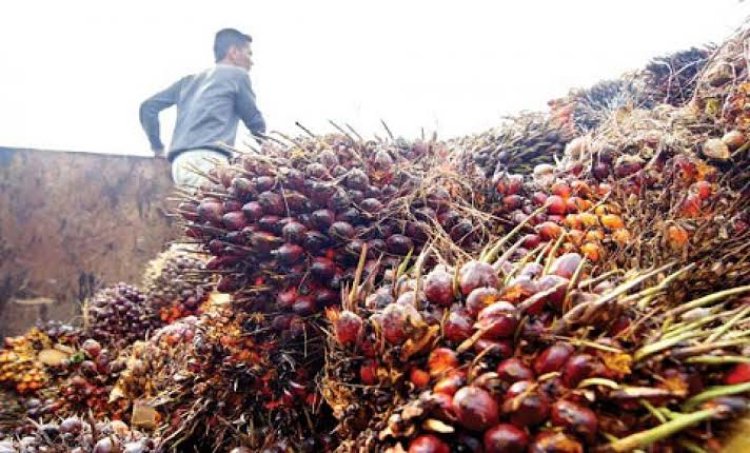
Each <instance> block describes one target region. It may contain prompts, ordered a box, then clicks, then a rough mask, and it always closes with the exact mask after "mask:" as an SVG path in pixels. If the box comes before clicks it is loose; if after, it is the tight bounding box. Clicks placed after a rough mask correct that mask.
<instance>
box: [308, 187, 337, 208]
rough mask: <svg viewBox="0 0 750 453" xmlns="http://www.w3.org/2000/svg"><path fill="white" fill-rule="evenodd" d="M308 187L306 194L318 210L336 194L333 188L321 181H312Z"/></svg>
mask: <svg viewBox="0 0 750 453" xmlns="http://www.w3.org/2000/svg"><path fill="white" fill-rule="evenodd" d="M308 182H309V181H308ZM309 186H310V187H309V189H308V191H307V192H306V193H307V194H308V196H309V197H310V199H311V201H312V203H313V205H314V206H317V207H319V208H324V207H325V206H326V204H327V203H328V200H329V199H330V198H331V196H333V194H334V193H336V187H335V186H333V185H331V184H329V183H325V182H322V181H314V182H312V183H310V184H309Z"/></svg>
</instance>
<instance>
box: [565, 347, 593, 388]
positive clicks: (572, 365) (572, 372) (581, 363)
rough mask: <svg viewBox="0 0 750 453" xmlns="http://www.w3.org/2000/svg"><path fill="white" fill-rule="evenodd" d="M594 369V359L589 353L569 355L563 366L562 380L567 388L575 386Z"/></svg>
mask: <svg viewBox="0 0 750 453" xmlns="http://www.w3.org/2000/svg"><path fill="white" fill-rule="evenodd" d="M594 370H596V359H595V358H594V357H593V356H591V355H589V354H576V355H574V356H571V357H570V358H569V359H568V360H567V361H566V362H565V365H564V366H563V369H562V382H563V384H565V386H566V387H568V388H576V387H577V386H578V384H579V383H580V382H581V381H582V380H584V379H586V378H588V377H589V376H591V375H592V374H593V373H594Z"/></svg>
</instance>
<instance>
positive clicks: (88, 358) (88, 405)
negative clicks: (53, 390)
mask: <svg viewBox="0 0 750 453" xmlns="http://www.w3.org/2000/svg"><path fill="white" fill-rule="evenodd" d="M125 366H126V362H125V359H124V358H121V357H118V356H117V353H116V352H115V350H112V349H108V348H106V347H104V346H103V345H102V344H101V343H100V342H99V341H97V340H95V339H93V338H89V339H86V340H85V341H84V342H83V343H82V344H81V345H80V349H79V350H78V351H77V352H76V354H74V355H73V356H72V357H71V360H69V361H68V365H67V367H66V369H65V376H64V379H63V380H62V383H61V384H60V385H59V387H58V392H57V393H58V395H57V401H55V402H54V403H53V404H51V405H50V406H48V407H45V408H42V410H41V411H40V412H41V413H43V414H44V415H60V414H86V413H92V414H94V415H95V416H96V417H97V418H101V417H112V418H118V419H119V418H121V417H122V416H123V414H124V412H125V410H127V409H128V408H129V404H128V402H127V401H112V400H111V398H110V395H111V392H112V390H113V388H114V385H115V383H116V382H117V379H118V377H119V375H120V373H121V372H122V371H123V370H124V369H125Z"/></svg>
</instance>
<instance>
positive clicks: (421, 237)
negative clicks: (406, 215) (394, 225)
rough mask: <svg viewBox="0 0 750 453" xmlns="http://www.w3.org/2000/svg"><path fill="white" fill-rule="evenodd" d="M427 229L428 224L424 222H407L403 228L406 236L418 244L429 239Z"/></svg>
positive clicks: (428, 229)
mask: <svg viewBox="0 0 750 453" xmlns="http://www.w3.org/2000/svg"><path fill="white" fill-rule="evenodd" d="M429 231H430V226H429V225H427V224H426V223H425V222H407V223H406V228H405V229H404V232H405V233H406V236H408V237H409V238H411V239H412V240H413V241H414V242H416V243H418V244H424V243H425V242H427V241H428V240H429V239H430V236H429Z"/></svg>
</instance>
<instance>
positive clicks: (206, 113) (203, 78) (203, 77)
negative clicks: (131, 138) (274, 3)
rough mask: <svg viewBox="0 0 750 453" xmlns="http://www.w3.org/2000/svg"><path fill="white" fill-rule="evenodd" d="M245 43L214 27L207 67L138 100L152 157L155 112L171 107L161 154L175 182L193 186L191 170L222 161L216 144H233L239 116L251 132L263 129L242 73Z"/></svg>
mask: <svg viewBox="0 0 750 453" xmlns="http://www.w3.org/2000/svg"><path fill="white" fill-rule="evenodd" d="M251 42H252V38H251V37H250V36H249V35H246V34H243V33H240V32H239V31H237V30H235V29H232V28H225V29H223V30H220V31H219V32H218V33H216V39H215V40H214V57H215V59H216V65H215V66H214V67H213V68H210V69H207V70H205V71H203V72H201V73H198V74H194V75H189V76H187V77H184V78H182V79H180V80H178V81H177V82H176V83H174V84H173V85H172V86H170V87H169V88H167V89H166V90H164V91H161V92H159V93H156V94H155V95H154V96H152V97H150V98H149V99H147V100H146V101H144V102H143V104H141V109H140V119H141V126H143V130H144V131H145V132H146V135H147V136H148V140H149V142H150V143H151V149H152V150H153V151H154V154H155V155H157V156H163V155H164V145H163V143H162V142H161V138H160V136H159V130H160V128H159V112H161V111H162V110H164V109H166V108H168V107H171V106H172V105H177V121H176V123H175V129H174V134H173V136H172V143H171V146H170V149H169V152H168V153H167V156H166V157H167V159H169V161H170V162H171V163H172V179H173V180H174V182H175V184H177V185H179V186H183V187H187V188H196V187H198V186H200V184H201V183H202V182H203V178H202V177H201V176H200V175H198V174H195V173H194V172H192V171H191V170H190V169H191V168H198V169H200V170H201V171H202V172H207V171H208V170H209V169H210V168H211V167H212V166H213V164H212V163H211V162H210V161H211V160H215V159H220V160H223V161H227V160H228V158H229V157H231V153H230V152H229V151H227V150H226V149H223V148H221V147H220V146H219V144H220V143H224V144H227V145H230V146H231V145H233V144H234V140H235V136H236V134H237V123H238V122H239V120H240V119H241V120H242V122H243V123H245V125H246V126H247V128H248V129H250V131H251V132H252V133H253V134H254V135H258V134H263V133H264V132H265V130H266V125H265V121H264V120H263V115H262V114H261V113H260V111H259V110H258V107H257V106H256V105H255V94H254V93H253V89H252V87H251V84H250V77H249V75H248V72H249V71H250V68H251V67H252V65H253V62H252V50H251V49H250V43H251Z"/></svg>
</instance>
